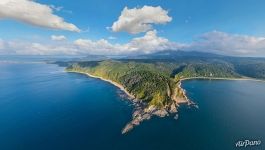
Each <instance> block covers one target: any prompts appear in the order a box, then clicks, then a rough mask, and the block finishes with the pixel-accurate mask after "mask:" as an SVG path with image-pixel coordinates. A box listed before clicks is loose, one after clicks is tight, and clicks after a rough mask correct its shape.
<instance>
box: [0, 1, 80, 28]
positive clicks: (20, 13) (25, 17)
mask: <svg viewBox="0 0 265 150" xmlns="http://www.w3.org/2000/svg"><path fill="white" fill-rule="evenodd" d="M54 8H56V7H54V6H53V7H51V6H48V5H44V4H40V3H37V2H35V1H33V0H1V1H0V19H1V18H2V19H14V20H18V21H21V22H25V23H28V24H31V25H35V26H39V27H45V28H50V29H57V30H68V31H75V32H80V29H78V28H77V27H76V26H75V25H74V24H72V23H67V22H65V21H64V19H63V18H61V17H59V16H57V15H55V14H53V9H54ZM57 9H58V8H57Z"/></svg>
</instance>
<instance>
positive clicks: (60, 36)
mask: <svg viewBox="0 0 265 150" xmlns="http://www.w3.org/2000/svg"><path fill="white" fill-rule="evenodd" d="M51 40H53V41H64V40H66V37H65V36H64V35H52V36H51Z"/></svg>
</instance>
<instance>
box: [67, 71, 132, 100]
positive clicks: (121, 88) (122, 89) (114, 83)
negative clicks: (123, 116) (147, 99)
mask: <svg viewBox="0 0 265 150" xmlns="http://www.w3.org/2000/svg"><path fill="white" fill-rule="evenodd" d="M67 72H72V73H80V74H84V75H87V76H89V77H92V78H96V79H100V80H102V81H106V82H108V83H110V84H112V85H114V86H116V87H118V88H119V89H120V90H121V91H123V92H124V93H125V94H127V96H128V97H129V98H130V99H135V96H134V95H132V94H130V93H129V92H128V91H127V90H126V89H125V88H124V87H123V86H122V85H121V84H119V83H117V82H115V81H112V80H108V79H105V78H103V77H100V76H95V75H92V74H89V73H86V72H80V71H67Z"/></svg>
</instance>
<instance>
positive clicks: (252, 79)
mask: <svg viewBox="0 0 265 150" xmlns="http://www.w3.org/2000/svg"><path fill="white" fill-rule="evenodd" d="M196 79H199V80H235V81H257V82H265V80H262V79H255V78H248V77H242V78H217V77H216V78H215V77H189V78H182V79H179V80H180V81H185V80H196Z"/></svg>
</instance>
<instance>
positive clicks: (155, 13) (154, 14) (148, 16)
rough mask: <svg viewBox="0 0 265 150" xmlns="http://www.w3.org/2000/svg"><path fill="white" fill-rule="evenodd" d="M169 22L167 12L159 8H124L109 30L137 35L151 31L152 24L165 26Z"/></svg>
mask: <svg viewBox="0 0 265 150" xmlns="http://www.w3.org/2000/svg"><path fill="white" fill-rule="evenodd" d="M171 20H172V18H171V17H170V16H168V11H166V10H164V9H163V8H161V7H160V6H158V7H152V6H144V7H142V8H132V9H129V8H127V7H125V8H124V9H123V11H122V12H121V15H120V16H119V19H118V20H117V21H116V22H114V23H113V25H112V27H111V29H112V31H114V32H120V31H124V32H129V33H131V34H137V33H140V32H146V31H148V30H151V29H152V24H166V23H168V22H170V21H171Z"/></svg>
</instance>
